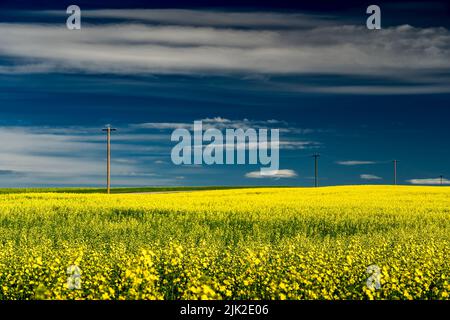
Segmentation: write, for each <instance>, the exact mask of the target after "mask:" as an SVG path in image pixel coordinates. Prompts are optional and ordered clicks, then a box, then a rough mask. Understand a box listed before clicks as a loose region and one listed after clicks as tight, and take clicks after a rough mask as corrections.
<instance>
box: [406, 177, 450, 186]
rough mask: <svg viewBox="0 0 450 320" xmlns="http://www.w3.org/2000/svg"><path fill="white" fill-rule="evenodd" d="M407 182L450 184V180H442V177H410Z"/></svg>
mask: <svg viewBox="0 0 450 320" xmlns="http://www.w3.org/2000/svg"><path fill="white" fill-rule="evenodd" d="M407 182H409V183H411V184H418V185H440V184H441V182H442V184H445V185H450V180H448V179H442V181H441V178H424V179H410V180H407Z"/></svg>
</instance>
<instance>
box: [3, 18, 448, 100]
mask: <svg viewBox="0 0 450 320" xmlns="http://www.w3.org/2000/svg"><path fill="white" fill-rule="evenodd" d="M83 15H84V16H87V17H96V18H113V19H121V21H120V23H102V24H95V25H93V24H88V23H84V24H83V28H82V30H81V31H76V32H73V31H69V30H67V29H66V28H65V26H63V25H53V24H24V23H13V24H11V23H2V24H0V34H1V37H0V56H4V57H8V58H9V59H11V58H13V59H14V60H15V61H14V63H10V64H3V65H0V73H6V74H11V73H21V74H23V73H45V72H84V73H96V74H98V73H100V74H102V73H108V74H121V75H127V74H189V75H193V74H195V75H196V74H219V75H223V74H228V75H230V74H236V73H237V74H247V75H255V74H256V75H258V74H260V75H309V74H320V75H324V74H329V75H341V76H366V77H382V78H390V79H396V80H397V81H399V80H400V83H398V84H396V85H379V84H378V85H376V84H364V83H362V84H361V83H356V82H355V81H350V82H349V83H348V82H346V83H343V84H341V85H339V84H338V85H321V84H307V85H303V86H295V87H291V88H289V90H298V91H306V92H318V93H326V92H329V93H342V94H351V93H355V94H365V93H369V94H383V93H389V94H406V93H422V94H426V93H438V92H449V89H448V88H449V81H448V79H445V78H442V77H438V74H442V72H445V71H449V70H450V60H449V59H448V57H449V56H450V32H449V30H447V29H445V28H426V29H424V28H414V27H411V26H408V25H404V26H397V27H389V28H385V29H382V30H378V31H377V32H371V31H369V30H367V29H366V28H365V27H364V26H355V25H346V24H342V22H340V21H339V20H336V19H332V17H326V18H325V17H317V16H312V15H304V14H283V13H267V14H261V13H257V12H247V13H242V12H234V13H233V12H213V11H193V10H144V11H135V10H94V11H83ZM243 26H247V28H243ZM425 75H426V76H427V80H426V81H425V80H423V81H421V80H420V79H421V77H422V76H425Z"/></svg>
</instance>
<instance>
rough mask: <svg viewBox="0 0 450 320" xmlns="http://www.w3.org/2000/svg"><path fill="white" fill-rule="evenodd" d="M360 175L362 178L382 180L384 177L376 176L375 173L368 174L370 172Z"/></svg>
mask: <svg viewBox="0 0 450 320" xmlns="http://www.w3.org/2000/svg"><path fill="white" fill-rule="evenodd" d="M359 177H360V178H361V179H362V180H382V179H383V178H381V177H379V176H376V175H374V174H368V173H365V174H361V175H360V176H359Z"/></svg>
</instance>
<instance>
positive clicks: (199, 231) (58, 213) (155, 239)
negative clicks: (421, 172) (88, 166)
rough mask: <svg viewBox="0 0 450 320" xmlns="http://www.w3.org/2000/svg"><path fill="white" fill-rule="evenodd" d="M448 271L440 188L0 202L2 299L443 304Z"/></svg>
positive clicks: (449, 214)
mask: <svg viewBox="0 0 450 320" xmlns="http://www.w3.org/2000/svg"><path fill="white" fill-rule="evenodd" d="M72 265H76V266H78V267H79V268H80V270H81V274H80V277H79V278H78V275H76V278H77V279H80V280H81V281H80V282H79V283H78V284H79V289H73V290H71V289H69V288H68V280H69V284H70V283H73V281H72V280H73V279H74V278H73V274H72V275H68V274H67V271H68V270H67V268H68V267H69V266H72ZM369 266H375V267H372V269H373V268H375V269H373V270H379V275H378V274H372V275H371V274H368V273H367V272H366V271H367V268H368V267H369ZM377 268H379V269H377ZM71 270H72V271H73V270H74V269H73V268H72V269H71ZM370 276H372V277H371V278H370V279H369V285H370V286H369V287H368V286H367V280H368V278H369V277H370ZM449 277H450V188H447V187H403V186H396V187H392V186H349V187H326V188H284V189H279V188H255V189H235V190H212V191H198V192H186V193H183V192H181V193H171V194H120V195H119V194H117V195H105V194H67V193H20V194H1V195H0V299H47V298H49V299H188V298H194V299H195V298H199V299H254V298H255V299H448V298H449V293H450V284H449ZM71 281H72V282H71ZM77 281H78V280H77ZM376 282H379V285H380V288H379V289H375V288H373V287H372V286H371V285H374V284H375V283H376ZM371 287H372V288H371Z"/></svg>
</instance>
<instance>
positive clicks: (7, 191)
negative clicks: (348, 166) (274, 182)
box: [0, 186, 284, 194]
mask: <svg viewBox="0 0 450 320" xmlns="http://www.w3.org/2000/svg"><path fill="white" fill-rule="evenodd" d="M247 188H267V187H264V186H262V187H247V186H199V187H188V186H183V187H116V188H111V193H143V192H179V191H202V190H228V189H247ZM277 188H284V187H277ZM11 193H106V188H92V187H91V188H90V187H84V188H71V187H68V188H56V187H55V188H0V194H11Z"/></svg>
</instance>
